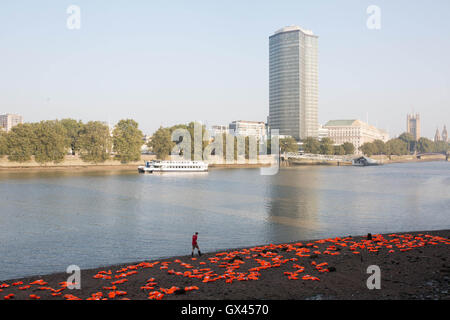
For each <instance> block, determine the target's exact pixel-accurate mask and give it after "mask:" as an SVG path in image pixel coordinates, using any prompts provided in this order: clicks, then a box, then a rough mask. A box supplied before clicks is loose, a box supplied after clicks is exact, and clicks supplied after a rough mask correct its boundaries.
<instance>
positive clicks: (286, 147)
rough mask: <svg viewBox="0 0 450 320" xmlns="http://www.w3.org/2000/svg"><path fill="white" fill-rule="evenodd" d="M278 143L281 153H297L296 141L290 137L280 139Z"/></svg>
mask: <svg viewBox="0 0 450 320" xmlns="http://www.w3.org/2000/svg"><path fill="white" fill-rule="evenodd" d="M279 143H280V148H281V153H286V152H298V144H297V141H296V140H295V139H294V138H292V137H287V138H282V139H280V142H279Z"/></svg>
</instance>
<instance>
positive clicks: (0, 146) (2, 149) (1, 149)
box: [0, 129, 8, 158]
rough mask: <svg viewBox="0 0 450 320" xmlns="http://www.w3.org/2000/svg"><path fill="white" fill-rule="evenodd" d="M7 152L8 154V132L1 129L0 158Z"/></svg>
mask: <svg viewBox="0 0 450 320" xmlns="http://www.w3.org/2000/svg"><path fill="white" fill-rule="evenodd" d="M6 154H8V141H7V134H6V132H5V131H3V130H1V129H0V158H3V156H4V155H6Z"/></svg>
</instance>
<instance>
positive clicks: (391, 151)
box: [386, 138, 409, 156]
mask: <svg viewBox="0 0 450 320" xmlns="http://www.w3.org/2000/svg"><path fill="white" fill-rule="evenodd" d="M408 153H409V151H408V144H407V143H406V142H405V141H403V140H401V139H398V138H397V139H391V140H389V141H388V142H386V154H387V155H388V156H391V155H396V156H401V155H406V154H408Z"/></svg>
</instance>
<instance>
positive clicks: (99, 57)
mask: <svg viewBox="0 0 450 320" xmlns="http://www.w3.org/2000/svg"><path fill="white" fill-rule="evenodd" d="M69 5H78V6H79V7H80V8H81V29H80V30H69V29H68V28H67V26H66V21H67V18H68V17H69V14H67V13H66V10H67V8H68V7H69ZM369 5H377V6H379V7H380V8H381V30H369V29H368V28H367V26H366V21H367V18H368V16H369V15H368V14H367V13H366V9H367V7H368V6H369ZM294 24H295V25H300V26H302V27H304V28H306V29H311V30H313V31H314V33H315V34H317V35H319V78H320V80H319V120H320V123H325V122H326V121H327V120H330V119H345V118H347V119H348V118H360V119H362V120H366V114H367V113H368V115H369V122H370V123H371V124H374V125H378V126H379V127H380V128H385V129H387V130H389V132H390V133H391V135H397V134H399V133H401V132H403V131H404V130H405V127H406V114H407V113H408V112H411V111H412V110H414V111H415V112H420V114H421V117H422V131H423V135H424V136H428V137H434V133H435V130H436V127H437V126H439V129H440V130H441V128H442V126H443V125H444V124H447V126H450V111H449V110H450V61H449V59H450V1H448V0H433V1H417V0H416V1H414V0H413V1H403V0H388V1H384V0H383V1H382V0H370V1H364V0H340V1H337V0H314V1H313V0H310V1H304V0H295V1H283V0H280V1H273V0H272V1H262V0H258V1H256V0H255V1H250V0H248V1H242V0H241V1H214V0H209V1H198V0H191V1H171V0H164V1H152V0H147V1H137V0H132V1H130V0H128V1H125V0H123V1H112V0H109V1H106V0H71V1H65V0H53V1H42V0H40V1H36V0H29V1H23V0H14V1H13V0H2V1H1V2H0V113H19V114H22V115H23V116H24V118H25V121H39V120H43V119H56V118H65V117H71V118H76V119H82V120H84V121H87V120H102V121H110V123H112V124H113V123H115V122H116V121H117V120H119V119H122V118H134V119H136V120H137V121H138V122H139V123H140V126H141V129H142V130H143V131H144V132H145V133H152V132H153V131H154V130H155V129H157V128H158V127H159V126H160V125H163V126H166V125H172V124H176V123H184V122H188V121H190V120H201V121H203V122H206V123H207V124H208V125H212V124H228V123H229V122H230V121H232V120H238V119H243V120H258V121H265V120H266V117H267V114H268V111H269V102H268V96H269V94H268V86H269V83H268V80H269V74H268V64H269V59H268V51H269V49H268V44H269V39H268V37H269V36H270V35H271V34H273V32H274V31H275V30H277V29H279V28H281V27H284V26H287V25H294Z"/></svg>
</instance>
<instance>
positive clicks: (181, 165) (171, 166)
mask: <svg viewBox="0 0 450 320" xmlns="http://www.w3.org/2000/svg"><path fill="white" fill-rule="evenodd" d="M206 171H208V164H207V163H206V162H203V161H159V160H153V161H147V162H146V163H145V165H144V166H139V167H138V172H139V173H153V172H206Z"/></svg>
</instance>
